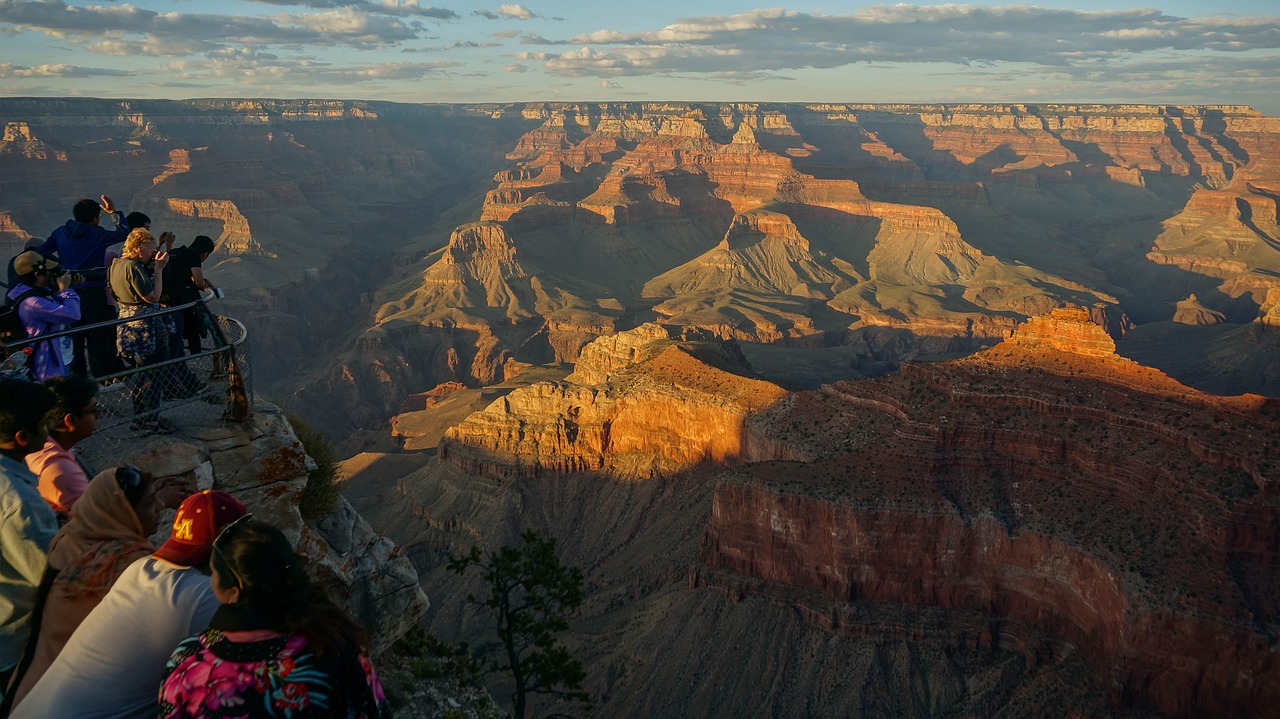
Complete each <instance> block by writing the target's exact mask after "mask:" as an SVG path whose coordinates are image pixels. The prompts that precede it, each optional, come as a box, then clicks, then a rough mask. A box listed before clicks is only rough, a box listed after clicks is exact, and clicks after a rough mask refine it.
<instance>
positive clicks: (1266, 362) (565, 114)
mask: <svg viewBox="0 0 1280 719" xmlns="http://www.w3.org/2000/svg"><path fill="white" fill-rule="evenodd" d="M0 123H3V124H4V128H5V129H4V137H3V141H0V168H3V169H4V172H2V173H0V188H2V189H3V192H0V245H3V249H4V251H6V252H9V253H10V254H12V253H14V252H16V251H17V250H18V249H19V248H20V247H21V246H22V245H23V244H24V243H25V242H27V241H28V240H29V239H30V238H32V237H44V236H45V235H47V233H48V232H49V231H50V230H51V229H53V228H54V227H56V226H58V225H59V224H61V223H62V222H64V221H65V220H66V219H67V217H68V216H69V210H70V206H71V204H72V203H74V201H75V200H76V199H78V198H80V197H83V196H96V195H97V194H98V193H103V192H105V193H106V194H108V195H111V196H112V197H113V198H114V199H115V200H116V202H117V204H118V205H120V206H122V207H124V208H126V209H128V210H141V211H143V212H146V213H147V214H149V215H150V216H151V218H152V221H153V226H154V227H156V228H158V229H168V230H172V231H174V232H175V233H177V234H178V237H179V243H184V242H186V241H188V240H189V239H190V238H191V236H193V235H195V234H208V235H210V236H212V237H214V238H215V239H216V240H217V250H216V252H215V254H214V255H213V256H212V257H211V258H210V260H209V262H208V263H206V269H207V272H208V274H209V275H210V276H211V277H212V278H214V279H215V281H217V282H218V284H219V285H220V286H222V287H223V288H225V289H226V290H227V292H228V297H227V298H226V299H223V300H218V301H217V304H218V305H219V306H218V307H217V309H218V311H219V312H222V313H225V314H229V315H232V316H235V317H237V318H240V319H241V320H243V321H244V322H245V323H246V324H247V325H248V327H249V332H250V335H251V338H252V343H253V344H252V350H253V382H254V385H255V388H256V390H257V393H258V395H259V396H260V397H263V398H265V399H268V400H270V401H273V402H276V403H278V404H281V405H283V406H285V407H286V408H288V409H289V410H290V411H292V412H295V413H297V414H299V415H300V416H302V417H304V418H305V419H307V420H308V421H309V422H310V423H312V424H313V425H314V426H317V427H319V428H322V429H323V430H325V431H326V432H327V433H328V434H329V436H330V437H331V438H332V440H333V442H334V443H335V445H337V447H338V448H339V450H340V452H341V454H342V456H344V457H346V459H345V460H344V461H343V462H342V468H343V472H344V475H345V476H346V480H345V484H344V487H345V493H346V495H347V497H348V499H349V500H350V501H351V503H352V504H353V505H354V506H355V507H356V509H358V510H359V511H360V513H361V514H362V515H363V516H364V517H365V518H366V519H368V521H369V522H370V524H371V525H372V526H373V527H374V528H376V529H377V530H378V531H379V532H381V533H383V534H385V535H387V536H388V537H390V538H391V539H393V540H395V541H396V542H397V543H398V544H399V545H400V546H401V547H403V548H404V549H405V550H406V552H407V554H408V556H409V557H410V558H411V559H412V561H413V564H414V566H415V568H416V570H417V572H418V574H419V577H420V578H421V582H422V588H423V589H424V590H425V592H426V594H427V596H428V597H429V598H430V603H431V609H430V610H429V611H428V613H427V615H426V617H425V619H424V621H425V622H426V624H427V625H428V627H429V628H430V629H431V630H432V631H433V632H435V633H436V634H438V635H439V636H441V637H443V638H445V639H448V640H452V641H456V640H462V639H466V640H469V641H472V642H482V643H483V642H484V641H486V640H485V639H484V637H485V636H486V634H485V632H486V620H485V618H484V617H483V616H480V615H478V614H477V613H476V612H475V610H474V608H473V607H471V606H469V605H468V604H467V602H466V601H465V598H466V596H467V594H468V592H476V591H477V586H476V585H474V584H473V583H472V582H471V581H468V580H464V579H460V578H458V577H457V576H455V575H453V574H451V573H449V572H448V571H447V570H446V568H445V564H446V562H447V559H448V557H449V555H450V554H457V553H460V552H462V551H465V550H466V549H468V548H469V547H470V546H472V545H473V544H480V545H482V546H486V547H496V546H498V545H500V544H502V543H504V542H510V541H512V540H514V539H515V538H516V537H517V536H518V535H519V534H520V532H521V531H523V530H524V529H526V528H533V529H536V530H538V531H540V532H543V533H546V534H549V535H551V536H554V537H556V538H557V540H558V542H559V546H560V548H561V550H562V551H563V553H564V558H565V560H566V561H568V562H570V563H572V564H575V565H577V566H580V567H581V568H582V569H583V571H584V573H585V576H586V580H587V601H586V603H585V604H584V606H583V608H582V610H581V612H580V613H579V615H578V616H577V617H576V618H575V622H574V625H573V628H572V630H571V634H570V636H569V637H568V638H567V641H568V642H569V643H570V645H571V646H572V648H573V649H574V651H575V652H576V653H577V655H578V656H580V657H582V659H583V660H584V663H585V665H586V667H587V670H588V679H587V684H586V687H587V689H588V690H589V691H590V693H591V694H592V697H593V705H594V707H593V709H592V712H591V713H592V715H598V716H694V715H706V716H723V717H732V716H757V715H771V716H875V717H898V716H1007V717H1039V716H1063V717H1083V716H1117V717H1120V716H1123V717H1149V716H1151V717H1154V716H1169V717H1200V716H1203V717H1233V716H1266V715H1273V714H1274V713H1275V711H1276V710H1275V707H1277V706H1280V662H1277V659H1276V647H1277V637H1278V636H1280V610H1278V609H1277V603H1276V598H1277V597H1280V566H1278V565H1280V505H1278V499H1280V498H1278V497H1277V493H1276V476H1277V471H1278V470H1280V431H1278V430H1280V400H1278V399H1277V397H1278V396H1280V353H1278V352H1277V350H1278V349H1280V225H1277V203H1278V202H1280V119H1276V118H1270V117H1265V116H1262V115H1260V114H1258V113H1256V112H1254V111H1252V110H1251V109H1249V108H1247V107H1240V106H1213V107H1209V106H1158V105H1133V106H1128V105H1051V104H1043V105H1021V104H1008V105H860V104H808V105H782V104H778V105H773V104H749V103H740V104H716V103H705V104H698V103H633V104H629V103H602V104H591V103H523V104H490V105H443V104H440V105H432V104H424V105H408V104H393V103H383V102H358V101H319V100H314V101H304V100H296V101H286V100H255V99H244V100H191V101H160V100H128V101H120V100H92V99H35V98H5V99H0Z"/></svg>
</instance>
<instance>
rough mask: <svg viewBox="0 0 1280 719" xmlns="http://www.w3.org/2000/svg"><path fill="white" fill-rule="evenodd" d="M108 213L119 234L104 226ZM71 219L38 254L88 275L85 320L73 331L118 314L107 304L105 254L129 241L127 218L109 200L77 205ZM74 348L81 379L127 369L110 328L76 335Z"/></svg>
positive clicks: (83, 288)
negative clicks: (91, 374) (90, 375)
mask: <svg viewBox="0 0 1280 719" xmlns="http://www.w3.org/2000/svg"><path fill="white" fill-rule="evenodd" d="M103 212H106V213H107V214H108V215H111V216H112V219H113V220H114V224H115V225H116V227H115V228H114V229H108V228H106V227H103V226H102V225H101V222H102V213H103ZM71 216H72V219H70V220H67V224H65V225H63V226H62V227H59V228H58V229H56V230H54V231H53V232H52V233H51V234H50V235H49V239H47V240H45V241H44V244H42V245H40V246H39V247H38V248H36V252H39V253H40V254H41V255H42V256H44V257H53V256H54V255H57V257H58V261H59V262H60V263H62V266H63V267H65V268H67V269H68V270H72V271H74V272H79V273H81V274H82V275H84V276H83V277H82V279H81V280H80V281H79V282H78V283H76V284H75V285H74V287H75V290H76V292H77V294H78V295H79V296H80V320H79V322H77V323H75V325H73V326H76V327H79V326H83V325H91V324H95V323H98V322H105V321H107V320H113V319H115V318H116V313H115V311H114V309H113V308H112V307H111V305H109V304H108V303H107V295H106V269H105V268H106V253H107V248H108V247H110V246H111V245H116V244H119V243H121V242H124V239H125V238H126V237H128V236H129V227H128V226H127V225H126V224H125V220H124V213H123V212H120V211H119V210H116V209H115V205H114V204H112V202H111V198H110V197H107V196H106V195H102V196H101V202H97V201H95V200H90V199H84V200H80V201H79V202H77V203H76V204H75V206H74V207H72V208H71ZM93 270H98V271H97V272H94V271H93ZM74 346H75V354H74V357H73V359H72V363H71V371H72V372H74V373H75V374H77V375H79V376H81V377H88V376H89V371H90V370H92V371H93V376H94V377H104V376H106V375H109V374H114V373H116V372H119V371H121V370H122V369H124V367H123V365H121V364H120V361H119V360H118V359H116V350H115V331H114V329H113V328H111V327H107V328H103V329H97V330H93V331H92V332H89V333H87V334H86V335H77V336H76V337H75V338H74Z"/></svg>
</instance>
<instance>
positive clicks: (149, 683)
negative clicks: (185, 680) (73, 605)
mask: <svg viewBox="0 0 1280 719" xmlns="http://www.w3.org/2000/svg"><path fill="white" fill-rule="evenodd" d="M247 514H248V510H247V509H245V506H244V505H243V504H241V503H240V502H239V501H238V500H236V499H235V498H234V497H232V496H231V495H229V494H227V493H226V492H218V491H212V490H205V491H203V492H198V493H196V494H193V495H191V496H190V497H187V498H186V499H185V500H183V502H182V504H181V505H180V506H179V507H178V514H177V516H175V517H174V520H173V534H172V536H170V537H169V539H168V541H166V542H165V543H164V544H163V545H162V546H161V547H160V548H159V549H157V550H156V551H155V553H154V554H152V555H151V556H149V557H145V558H143V559H139V560H137V561H136V562H134V563H133V564H131V565H129V567H128V568H127V569H125V570H124V573H123V574H121V575H120V578H119V579H117V580H116V582H115V584H113V585H112V586H111V591H109V592H107V595H106V596H105V597H103V599H102V601H101V602H100V603H99V604H98V606H97V607H95V608H94V609H93V611H92V612H90V613H89V616H88V617H85V620H84V622H82V623H81V624H80V627H79V628H78V629H76V631H75V633H74V634H72V635H71V639H70V640H69V641H68V642H67V644H66V646H65V647H63V649H62V651H61V652H60V653H59V654H58V657H57V658H56V659H54V661H53V664H51V665H50V666H49V669H48V671H46V672H45V674H44V676H42V677H41V678H40V681H38V682H36V684H35V686H34V687H32V689H31V692H30V693H29V694H27V695H26V696H25V697H24V698H23V699H22V701H21V702H20V703H18V704H17V705H16V706H15V707H14V709H13V713H12V714H11V715H10V716H11V717H12V718H13V719H22V718H23V717H27V718H29V719H39V718H43V717H60V719H90V718H97V717H101V718H105V717H113V718H115V719H129V718H131V717H138V718H139V719H141V718H142V717H148V719H150V718H151V717H155V716H156V696H157V692H158V689H159V687H160V683H161V681H163V679H164V675H165V662H166V661H167V660H168V659H169V656H170V655H171V654H172V652H173V648H174V647H176V646H178V643H179V642H181V641H182V640H183V639H185V638H187V637H189V636H191V635H194V634H198V633H200V632H202V631H204V630H205V629H206V628H207V627H208V626H209V620H210V618H211V617H212V616H213V613H214V611H215V610H216V609H217V608H218V599H217V597H216V596H215V595H214V592H213V587H212V585H211V584H210V583H209V569H208V566H209V554H210V552H211V551H212V547H213V542H214V540H215V539H217V537H218V534H219V533H220V532H221V531H222V530H223V529H224V528H226V527H227V526H229V525H231V524H232V523H233V522H235V521H236V520H238V519H240V518H242V517H244V516H246V515H247Z"/></svg>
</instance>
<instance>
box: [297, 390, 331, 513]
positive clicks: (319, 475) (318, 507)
mask: <svg viewBox="0 0 1280 719" xmlns="http://www.w3.org/2000/svg"><path fill="white" fill-rule="evenodd" d="M289 424H291V425H293V433H294V434H296V435H297V436H298V441H299V442H302V449H303V450H304V451H305V452H306V453H307V456H308V457H310V458H311V459H312V461H314V462H315V463H316V468H315V469H313V470H311V471H310V472H308V473H307V486H306V487H305V488H304V489H303V490H302V501H301V502H300V503H299V504H298V509H299V510H300V511H301V512H302V516H303V518H305V519H319V518H321V517H324V516H327V515H329V514H330V513H332V512H333V510H334V508H335V507H337V506H338V494H339V491H338V485H337V482H336V479H337V477H338V457H337V454H336V453H335V452H334V450H333V445H332V444H330V443H329V440H328V439H326V438H325V436H324V435H323V434H320V432H319V431H318V430H316V429H313V428H312V427H311V425H309V424H307V423H306V422H305V421H303V419H302V418H301V417H299V416H298V415H296V414H291V415H289Z"/></svg>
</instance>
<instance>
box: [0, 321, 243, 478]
mask: <svg viewBox="0 0 1280 719" xmlns="http://www.w3.org/2000/svg"><path fill="white" fill-rule="evenodd" d="M189 309H194V310H195V311H196V314H197V317H199V318H200V321H201V322H203V323H205V326H206V327H207V328H208V330H209V335H210V337H209V339H207V340H205V341H206V342H209V341H211V342H212V344H213V347H212V348H211V349H208V350H204V351H202V352H200V353H199V354H194V355H184V356H182V357H176V358H173V359H169V360H165V361H163V362H159V363H156V364H151V365H145V366H142V367H132V368H129V369H126V370H125V371H123V372H117V373H115V374H111V375H106V376H103V377H94V378H93V379H94V380H96V381H97V382H98V385H99V392H98V406H99V407H100V408H101V413H100V415H99V419H98V430H97V432H95V433H94V434H93V435H92V436H91V437H89V438H88V439H86V440H84V441H83V442H82V444H83V445H86V448H92V449H93V451H94V454H102V453H104V452H105V453H107V454H112V453H113V452H112V451H111V450H112V449H113V447H111V445H119V444H123V443H125V442H129V443H131V444H132V443H135V442H136V441H137V439H138V438H140V437H144V436H149V435H163V434H167V433H169V432H171V431H173V430H174V429H183V428H184V427H189V428H195V427H200V428H209V427H216V426H217V425H218V424H219V423H220V422H222V421H241V420H244V419H246V418H247V417H248V415H249V412H250V408H251V407H252V406H253V400H254V393H253V378H252V363H251V361H250V358H249V332H248V330H247V329H246V328H245V326H244V324H243V323H241V322H240V321H239V320H237V319H235V318H232V317H224V316H219V315H214V314H213V313H212V312H210V311H209V308H208V306H206V305H205V303H204V302H203V301H196V302H191V303H189V304H185V305H176V306H174V307H169V308H165V309H162V310H160V311H158V312H156V313H155V314H152V315H147V318H158V317H164V316H166V315H169V314H173V313H175V312H183V311H185V310H189ZM138 320H139V318H137V317H132V318H127V319H115V320H109V321H106V322H99V323H97V324H93V325H85V326H83V327H76V328H74V329H70V330H65V331H63V332H56V333H50V334H47V335H41V336H40V337H37V338H33V339H25V340H22V341H20V342H12V343H8V344H6V345H5V346H4V347H5V353H4V356H5V357H8V356H10V354H11V353H13V352H18V351H21V350H22V349H23V348H24V347H30V346H34V345H36V344H38V343H41V342H44V341H47V340H50V339H57V338H61V337H66V336H73V335H77V334H84V333H87V332H90V331H93V330H97V329H101V328H112V329H113V331H112V336H113V337H114V334H115V332H114V328H115V327H116V326H117V325H121V324H124V323H126V322H136V321H138ZM160 339H161V341H162V340H163V338H160ZM183 344H184V346H185V344H186V343H185V341H184V343H183Z"/></svg>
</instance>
